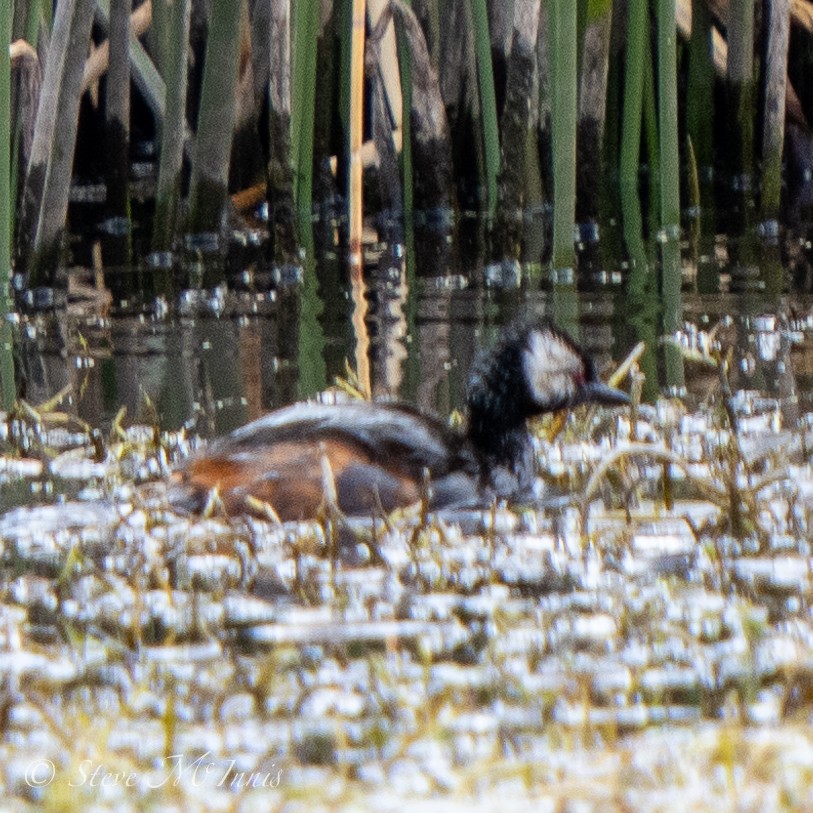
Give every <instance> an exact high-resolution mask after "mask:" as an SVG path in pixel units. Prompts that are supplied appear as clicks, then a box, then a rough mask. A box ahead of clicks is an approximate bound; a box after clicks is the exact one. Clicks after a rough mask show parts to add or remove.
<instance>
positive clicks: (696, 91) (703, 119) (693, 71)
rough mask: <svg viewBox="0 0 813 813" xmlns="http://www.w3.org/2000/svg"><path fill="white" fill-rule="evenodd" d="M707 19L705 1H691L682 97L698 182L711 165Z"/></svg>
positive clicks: (711, 78) (711, 69) (710, 67)
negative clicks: (689, 36)
mask: <svg viewBox="0 0 813 813" xmlns="http://www.w3.org/2000/svg"><path fill="white" fill-rule="evenodd" d="M712 48H713V41H712V27H711V16H710V14H709V9H708V5H707V3H706V0H692V37H691V39H690V40H689V75H688V79H687V85H688V87H689V88H691V90H690V92H689V93H687V94H686V130H687V132H688V135H689V137H690V138H691V141H692V147H693V148H694V155H695V159H696V161H697V169H698V179H699V180H700V182H701V194H702V186H703V180H704V179H705V178H707V177H709V175H710V172H711V168H712V164H713V161H714V155H713V150H714V59H713V53H712Z"/></svg>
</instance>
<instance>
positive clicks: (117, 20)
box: [104, 0, 133, 253]
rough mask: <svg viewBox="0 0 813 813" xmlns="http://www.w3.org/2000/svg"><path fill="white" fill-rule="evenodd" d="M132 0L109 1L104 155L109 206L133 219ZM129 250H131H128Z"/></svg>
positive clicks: (115, 212) (118, 213)
mask: <svg viewBox="0 0 813 813" xmlns="http://www.w3.org/2000/svg"><path fill="white" fill-rule="evenodd" d="M132 7H133V3H132V0H111V3H110V37H109V42H110V68H109V70H108V73H107V93H106V96H107V105H106V110H105V114H106V129H105V145H104V146H105V154H106V155H105V157H106V160H107V209H108V212H109V213H110V214H112V215H116V216H119V217H123V218H125V219H126V220H127V221H128V223H129V220H130V194H129V188H128V183H129V176H130V161H129V159H130V13H131V11H132ZM128 253H129V252H128Z"/></svg>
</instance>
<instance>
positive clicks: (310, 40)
mask: <svg viewBox="0 0 813 813" xmlns="http://www.w3.org/2000/svg"><path fill="white" fill-rule="evenodd" d="M320 10H321V2H320V0H297V2H293V3H291V12H292V24H293V43H294V45H293V49H292V52H291V91H292V93H293V99H295V100H296V103H295V104H292V107H291V149H292V152H293V156H294V162H295V166H296V171H295V175H294V201H295V204H296V207H297V211H298V212H299V216H300V218H302V217H306V218H309V217H310V216H311V208H312V205H313V124H314V104H315V101H316V64H317V60H316V48H317V43H318V41H319V16H320ZM361 14H362V26H363V25H364V22H363V21H364V12H363V10H362V12H361Z"/></svg>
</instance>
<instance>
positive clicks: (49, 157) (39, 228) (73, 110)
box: [23, 0, 94, 285]
mask: <svg viewBox="0 0 813 813" xmlns="http://www.w3.org/2000/svg"><path fill="white" fill-rule="evenodd" d="M93 6H94V3H93V0H76V2H74V3H64V4H63V3H58V4H57V8H56V16H55V19H54V32H53V36H52V38H51V44H50V48H49V56H48V60H47V62H46V69H45V77H44V79H43V89H42V95H41V96H40V106H39V109H38V111H37V124H36V129H35V132H34V144H33V146H32V156H31V162H32V163H31V164H29V171H28V177H27V179H26V187H27V189H26V193H27V194H28V195H31V198H30V209H29V212H30V214H31V219H30V220H29V221H27V223H26V224H25V225H26V226H27V227H28V228H30V229H31V232H29V233H27V234H26V235H25V237H26V238H30V234H31V233H34V235H35V236H34V246H33V253H32V254H31V256H30V259H29V262H28V269H29V272H30V275H31V282H32V284H34V285H37V284H42V283H44V282H50V281H52V279H53V275H54V272H55V271H56V269H57V267H58V265H59V263H60V260H61V250H62V238H63V235H64V230H65V219H66V217H67V213H68V195H69V192H70V183H71V170H72V167H73V154H74V148H75V146H76V135H77V129H78V118H79V99H80V94H81V86H82V74H83V71H84V66H85V57H86V55H87V47H88V42H89V40H90V29H91V23H92V21H93ZM41 117H42V119H43V120H42V121H40V119H41ZM23 211H25V209H24V210H23Z"/></svg>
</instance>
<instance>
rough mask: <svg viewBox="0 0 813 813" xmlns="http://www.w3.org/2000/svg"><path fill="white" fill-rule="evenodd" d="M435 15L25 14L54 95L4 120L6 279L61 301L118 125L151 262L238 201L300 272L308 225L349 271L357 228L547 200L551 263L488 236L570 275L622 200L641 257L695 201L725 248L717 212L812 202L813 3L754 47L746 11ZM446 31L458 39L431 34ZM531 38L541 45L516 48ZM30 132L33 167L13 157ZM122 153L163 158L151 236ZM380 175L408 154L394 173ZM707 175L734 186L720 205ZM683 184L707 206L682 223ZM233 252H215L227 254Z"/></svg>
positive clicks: (97, 10)
mask: <svg viewBox="0 0 813 813" xmlns="http://www.w3.org/2000/svg"><path fill="white" fill-rule="evenodd" d="M440 5H441V4H440V3H439V2H437V0H423V1H422V2H416V3H415V4H414V8H413V7H412V5H411V4H409V3H405V2H403V0H389V2H376V3H367V2H365V0H355V1H354V2H352V1H351V0H308V1H307V2H302V3H296V4H293V3H271V2H270V0H255V2H251V3H249V2H247V0H241V2H236V3H228V4H227V3H214V4H205V3H203V2H198V1H197V0H195V1H193V0H173V1H172V2H169V0H161V2H160V3H157V4H156V6H155V9H153V7H152V3H151V2H150V0H147V2H137V1H136V2H130V1H129V0H117V2H114V3H113V4H112V8H110V9H108V4H107V0H95V2H94V0H79V2H75V3H70V2H68V0H58V2H56V4H55V5H54V15H53V18H51V16H50V13H49V11H50V4H49V3H43V2H41V0H17V2H16V3H15V4H13V8H12V9H7V10H6V13H7V17H6V24H7V26H9V28H10V30H9V31H8V36H7V37H6V38H5V39H6V40H7V41H8V43H11V42H12V41H14V40H17V39H23V40H27V41H28V42H29V44H30V45H31V46H32V48H39V53H38V57H39V60H40V67H41V70H42V73H43V83H42V89H41V93H40V96H39V104H38V105H36V106H34V107H31V106H30V105H29V106H28V107H26V106H25V105H24V104H23V98H22V96H23V94H19V93H17V94H14V95H13V96H11V97H9V101H8V106H9V109H10V111H11V116H10V122H11V130H10V133H9V143H10V144H11V145H12V146H11V147H10V148H9V149H10V150H12V149H13V150H16V151H17V152H14V155H15V159H14V160H12V161H11V170H10V175H6V174H4V175H3V176H2V178H0V183H2V186H3V190H2V192H3V198H2V200H4V201H8V202H7V203H5V204H4V213H5V214H6V219H7V220H8V221H9V222H13V223H14V224H15V232H14V243H13V246H12V247H10V248H9V249H8V251H7V253H8V254H9V255H10V256H11V257H12V258H13V259H14V270H15V272H17V273H19V274H20V275H21V278H22V279H23V281H24V283H25V282H27V283H28V285H29V286H31V287H33V286H37V285H43V284H53V283H54V282H55V280H56V279H57V276H58V273H57V272H58V271H59V270H60V269H63V268H64V267H66V265H68V264H69V262H70V257H69V254H68V253H67V252H66V243H65V235H66V226H67V224H68V221H67V217H68V194H69V190H70V188H71V185H77V184H78V185H81V184H82V183H83V182H84V181H85V180H87V176H88V175H91V176H92V174H93V169H92V167H91V168H89V167H88V166H87V161H85V165H84V166H82V167H78V168H77V164H76V163H75V162H74V160H73V158H74V141H76V143H77V145H78V149H77V155H79V154H80V153H82V151H84V152H85V153H87V152H88V151H89V150H90V149H92V148H91V147H90V145H91V144H92V143H93V139H94V138H95V137H96V133H97V129H98V127H99V126H102V123H103V122H104V121H105V119H106V120H107V122H108V138H107V146H106V148H105V152H106V161H107V163H108V171H107V184H106V192H107V200H108V204H109V208H110V211H111V212H114V213H115V214H116V216H119V217H122V218H124V219H125V221H127V222H128V226H127V228H128V229H129V230H130V231H132V230H133V228H134V227H135V225H138V227H139V228H140V229H142V230H144V231H146V232H147V235H146V237H147V240H146V244H147V245H151V246H152V248H153V249H155V250H161V251H173V250H175V251H177V250H178V249H180V248H182V247H183V246H184V245H185V244H188V242H189V239H190V237H191V238H194V237H195V235H197V234H200V233H214V234H216V235H219V236H220V237H223V236H228V234H230V229H232V228H233V227H234V226H235V224H237V225H239V224H240V219H239V218H240V216H242V214H243V213H244V211H245V208H244V207H245V206H246V205H248V204H247V203H246V202H247V201H248V202H249V203H252V202H258V201H262V200H263V198H264V197H265V198H266V199H267V201H268V204H269V214H268V217H269V222H270V223H271V225H270V226H269V236H270V239H269V245H271V246H272V248H271V249H270V250H269V252H268V256H269V259H270V261H271V262H275V263H291V262H294V263H295V262H296V261H297V249H296V246H297V245H298V244H299V241H300V240H302V241H303V242H305V243H306V242H307V239H306V238H303V237H302V236H301V234H300V233H299V225H298V224H300V223H302V224H304V226H303V227H304V228H310V225H309V224H310V220H311V217H312V215H313V214H314V212H317V211H318V212H321V213H322V214H325V213H326V214H328V216H330V217H337V218H338V225H339V233H340V236H341V238H342V240H343V241H345V245H347V246H350V247H351V248H352V249H353V251H352V253H353V254H354V255H356V256H358V245H359V241H360V240H361V224H364V223H367V224H370V225H375V222H376V220H375V218H376V216H377V215H378V213H379V208H380V207H381V206H384V208H389V209H394V211H392V212H391V213H390V214H391V215H393V216H394V217H395V219H396V220H398V219H400V220H404V219H408V220H409V221H410V223H409V224H408V228H409V229H411V228H412V226H413V225H414V224H413V222H412V219H413V218H414V217H417V218H418V220H419V221H420V222H422V223H425V222H426V221H427V217H426V215H427V213H428V215H429V220H430V221H432V222H439V223H441V224H442V225H444V227H445V228H446V229H447V230H448V232H449V235H450V236H451V239H452V241H454V238H455V229H454V224H455V220H456V213H457V206H458V204H457V201H461V202H462V201H465V206H466V208H471V206H472V205H473V206H474V208H475V209H479V210H480V211H481V212H482V213H484V214H486V215H489V216H493V215H495V213H496V214H498V215H499V216H498V217H497V218H494V217H486V218H485V221H484V222H485V223H486V228H487V229H490V228H493V227H496V228H498V229H499V228H503V229H504V227H505V213H504V212H499V213H497V212H496V210H497V206H498V203H499V202H501V201H506V202H508V204H510V206H513V207H516V206H519V207H520V209H521V208H522V207H523V206H525V205H528V203H529V202H536V201H538V200H539V199H540V196H541V202H543V203H544V204H545V205H546V206H549V207H550V208H549V212H550V213H551V214H550V215H549V223H548V228H549V229H550V231H551V233H552V240H544V241H542V242H540V241H539V239H538V236H537V235H532V234H530V233H529V230H528V229H525V230H524V231H523V230H520V231H519V233H518V234H517V235H516V236H514V235H513V234H512V235H510V239H505V238H504V237H501V236H500V235H499V234H498V235H496V237H495V239H494V242H493V251H492V254H493V255H494V256H493V259H494V260H496V261H498V262H499V261H502V260H512V261H515V260H516V259H517V258H518V257H522V258H523V259H524V260H530V261H531V262H532V263H534V264H536V265H537V266H538V265H540V264H541V267H543V268H544V267H546V266H547V267H549V268H554V269H557V268H570V269H574V268H575V267H576V265H577V257H576V252H575V247H574V246H575V244H574V240H573V234H574V227H575V226H577V225H578V226H583V225H585V223H590V222H594V221H597V220H598V219H599V217H600V215H599V213H600V212H601V211H613V210H614V209H616V208H617V207H618V206H619V205H620V195H619V188H622V187H630V186H632V187H633V188H634V189H635V190H636V194H638V195H639V196H641V202H642V206H643V209H644V211H647V210H648V213H649V217H648V219H647V218H644V219H643V220H642V228H643V230H644V233H643V236H644V237H647V236H649V237H653V236H655V234H656V232H657V231H658V230H661V229H664V228H666V229H667V230H668V231H669V232H670V235H671V234H672V233H673V232H677V233H676V236H675V239H677V236H679V230H680V228H681V227H683V226H685V225H686V224H687V214H686V210H687V208H688V203H689V202H690V203H691V213H690V215H689V217H690V218H691V219H692V221H695V220H698V219H700V220H701V221H702V227H703V229H704V230H706V231H707V232H711V233H713V232H714V230H716V229H717V227H718V223H717V220H716V218H715V215H714V210H715V206H718V205H720V204H727V203H729V202H730V199H731V198H730V196H729V193H731V192H733V193H735V195H734V197H735V198H736V195H737V194H738V195H739V200H740V206H741V207H742V208H743V211H744V210H745V209H750V208H753V207H754V205H755V203H756V206H758V207H759V209H758V211H760V212H761V213H762V216H763V218H777V217H782V216H784V215H785V214H787V213H790V214H791V215H792V216H793V217H796V216H797V215H798V214H799V212H798V209H799V206H800V205H801V204H800V203H799V202H800V201H804V200H806V199H807V198H809V191H808V190H804V194H801V195H800V194H795V195H794V194H793V189H796V188H797V187H798V184H795V185H794V184H788V183H787V181H788V179H787V178H784V179H783V176H782V166H783V160H784V157H785V156H784V150H785V142H784V139H783V135H782V134H783V127H782V124H783V120H784V117H785V109H784V107H785V97H787V98H788V99H793V100H794V104H793V106H792V113H791V112H790V108H789V112H788V115H791V114H792V115H793V116H794V125H795V126H796V127H797V128H798V129H796V130H795V131H794V134H795V137H797V138H799V139H801V142H802V144H803V145H806V148H807V149H808V151H810V150H811V149H812V147H811V145H813V141H811V134H810V130H809V127H808V125H807V113H808V112H809V111H807V110H806V106H807V105H809V104H810V102H809V99H807V97H805V96H801V97H800V96H798V95H797V94H796V90H795V89H794V87H793V84H792V81H791V80H792V78H793V77H794V76H797V75H798V74H799V71H800V68H802V67H803V66H804V60H805V59H806V56H805V53H806V50H807V49H809V38H810V31H811V29H813V4H811V3H810V2H808V0H793V2H787V1H785V2H775V3H771V4H769V13H768V14H766V19H765V20H764V21H762V23H763V24H760V25H757V23H756V22H755V16H754V9H755V3H754V2H753V0H730V2H722V1H721V0H672V2H659V3H657V4H654V5H652V4H646V3H636V2H634V0H631V2H630V3H627V4H621V3H619V2H615V3H613V2H612V1H611V0H605V2H601V3H597V2H588V0H579V2H578V3H576V4H575V5H573V4H568V3H552V4H549V5H547V6H543V5H542V4H541V2H540V0H524V1H523V2H516V3H513V4H511V6H510V8H509V7H508V6H503V5H501V4H500V3H498V2H497V0H472V1H471V3H468V2H465V0H449V2H447V3H445V4H443V9H442V10H441V8H440ZM153 11H154V12H155V13H154V14H153ZM444 14H446V15H448V17H449V20H450V21H454V23H455V26H454V27H455V32H454V34H452V33H451V32H449V31H444V30H442V29H441V27H440V26H439V25H438V23H439V20H440V18H441V17H442V16H443V15H444ZM128 17H129V18H130V26H131V29H130V32H129V35H127V31H126V25H127V24H126V21H127V19H128ZM633 17H634V18H635V25H632V24H631V21H632V18H633ZM529 21H530V27H529ZM393 23H394V31H393V27H392V26H393ZM537 24H538V28H539V33H538V37H536V38H535V44H534V38H533V37H531V36H529V35H527V32H529V31H530V32H533V31H534V26H536V25H537ZM791 26H792V27H793V28H794V29H795V32H796V34H794V36H789V34H788V30H789V27H791ZM611 30H612V31H613V32H614V34H613V36H610V32H611ZM512 31H514V32H516V33H515V34H514V35H513V36H512ZM523 32H525V33H526V36H525V37H524V38H523V36H522V34H523ZM382 37H387V38H389V39H387V41H386V43H384V40H383V39H381V38H382ZM396 38H397V42H398V48H396V47H395V42H396ZM108 39H109V42H108ZM681 42H684V43H685V46H686V47H683V46H682V45H681ZM382 43H384V44H382ZM5 48H6V46H5V45H4V50H5ZM108 53H109V66H110V67H109V69H108V68H107V65H108V57H107V55H108ZM334 53H335V54H338V55H339V59H338V60H337V63H336V64H337V66H340V67H337V69H336V70H334V68H333V64H334V60H333V56H332V55H333V54H334ZM757 54H764V55H765V58H762V57H760V58H755V57H756V55H757ZM4 57H5V54H4ZM190 59H191V60H192V61H191V62H190ZM517 66H521V68H522V70H521V71H519V70H518V67H517ZM11 70H12V77H15V76H16V75H17V74H18V72H19V70H20V69H19V68H16V67H15V68H12V69H11ZM130 77H132V88H133V92H132V98H131V96H130V93H129V89H130V85H131V79H130ZM611 77H615V79H612V81H611ZM789 77H790V79H789ZM518 78H521V79H522V80H523V82H524V84H521V83H520V84H518ZM614 83H615V84H614ZM715 83H719V89H725V90H726V92H727V97H728V100H729V101H728V104H729V105H730V107H729V111H728V112H729V117H728V120H729V121H731V122H732V124H733V125H734V126H732V127H718V128H716V130H715V129H714V128H713V109H712V108H713V104H712V100H713V97H714V92H715ZM618 88H624V91H623V93H622V94H619V93H618ZM3 100H4V104H5V96H4V97H3ZM759 100H764V103H761V104H759V105H758V101H759ZM80 103H81V110H82V111H83V113H82V116H81V117H80V115H79V113H80ZM517 110H520V111H521V112H523V114H524V116H525V120H524V121H523V120H522V119H521V118H518V117H517V114H516V111H517ZM402 111H403V112H402ZM97 118H98V119H99V121H97V120H96V119H97ZM6 121H8V119H6ZM472 127H475V128H476V130H475V131H474V132H473V131H472ZM114 129H115V132H116V133H118V135H114ZM26 130H31V131H32V132H33V133H34V137H33V141H32V144H31V149H30V151H29V152H25V153H20V152H19V150H20V144H21V133H23V132H24V131H26ZM129 131H132V132H136V133H138V135H137V138H138V139H139V144H140V145H143V144H144V143H150V144H151V145H152V146H151V149H150V150H149V152H150V154H152V155H154V156H156V159H155V162H154V165H155V166H154V183H153V186H152V188H151V189H149V188H148V189H147V191H146V192H144V190H143V189H142V190H141V191H140V192H139V194H140V195H141V197H142V198H146V200H147V203H148V204H149V208H148V214H147V216H146V217H142V219H141V221H140V222H139V223H138V224H134V222H133V217H134V215H133V214H132V212H131V211H130V207H129V204H128V182H127V180H128V179H127V168H126V163H127V154H128V142H129V139H128V135H127V134H128V132H129ZM756 133H758V134H760V137H759V138H758V139H757V138H756V137H755V134H756ZM246 135H247V137H245V136H246ZM3 137H4V138H5V134H3ZM689 141H691V147H690V148H689V147H688V146H686V145H687V144H688V143H689ZM4 143H5V142H4ZM245 145H250V146H248V147H246V146H245ZM139 148H140V149H141V150H142V152H143V146H140V147H139ZM804 149H805V146H803V152H804ZM97 152H98V151H97ZM390 152H391V153H392V154H393V155H395V156H396V159H397V158H398V157H399V154H400V153H402V152H403V153H404V155H403V156H402V157H401V158H400V160H395V161H393V160H392V159H391V158H390V157H389V153H390ZM260 153H261V155H260V156H259V160H258V154H260ZM18 154H19V155H21V156H22V159H23V160H24V167H23V175H24V182H22V183H20V182H19V181H18V180H17V178H16V176H15V172H16V155H18ZM515 156H517V157H518V158H517V159H516V160H515ZM689 156H693V158H690V157H689ZM715 156H718V157H717V158H716V159H715ZM720 156H722V157H720ZM715 161H716V163H717V165H715ZM714 173H717V177H719V178H722V179H723V182H722V183H718V184H717V186H716V187H714V186H712V184H711V182H710V179H711V178H712V177H713V174H714ZM101 174H102V175H103V174H104V173H101ZM130 174H131V176H132V173H130ZM406 176H408V177H406ZM315 178H318V179H319V182H318V183H315V180H314V179H315ZM693 178H696V179H697V180H698V181H699V185H698V188H699V194H695V195H693V196H692V197H691V200H690V201H687V200H686V190H689V192H690V193H691V190H692V189H694V188H695V185H694V182H693V180H692V179H693ZM130 180H132V177H131V178H130ZM551 181H552V182H551ZM619 181H620V184H619ZM376 189H378V192H375V190H376ZM788 189H791V191H790V192H789V191H788ZM252 190H259V191H252ZM382 190H383V191H382ZM386 190H390V191H389V192H387V191H386ZM393 190H395V193H394V194H393ZM472 190H474V192H473V193H472ZM682 190H683V191H682ZM472 194H473V197H472ZM624 194H625V197H627V198H628V196H629V194H630V191H629V190H628V189H627V190H626V191H625V193H624ZM235 195H240V196H241V197H240V198H239V201H240V204H239V205H240V207H241V209H240V211H238V209H237V207H236V205H235V202H234V201H235V198H234V196H235ZM682 195H683V197H681V196H682ZM508 204H507V205H508ZM500 205H502V204H501V203H500ZM153 207H154V209H155V216H154V218H151V217H150V216H149V213H150V212H152V210H153ZM698 208H701V209H702V210H703V211H702V213H700V214H699V213H698V211H697V210H698ZM249 209H250V207H249ZM405 211H406V212H407V214H406V216H405ZM438 217H440V220H439V221H438ZM512 217H513V215H512ZM500 218H502V222H500ZM521 220H522V218H520V222H521ZM404 225H407V224H404ZM727 225H728V222H727ZM741 225H743V226H744V225H747V224H746V223H745V221H743V222H742V224H741ZM625 231H626V230H625ZM403 232H404V229H403V228H402V229H401V233H403ZM670 239H671V237H670ZM225 244H226V241H224V240H219V241H215V245H216V246H218V250H219V251H221V252H224V251H225ZM280 245H282V246H284V247H285V250H284V251H280V250H279V247H280ZM273 246H276V248H274V247H273ZM0 248H2V249H3V251H4V252H5V251H6V249H5V247H4V245H3V246H0ZM627 250H628V251H629V252H630V253H634V251H635V249H634V248H633V247H631V246H629V245H628V246H627ZM529 251H530V252H531V255H530V256H529V253H528V252H529ZM4 256H5V254H4ZM104 259H105V258H104V257H103V260H104ZM140 261H141V257H136V258H135V262H140ZM667 266H668V268H666V267H665V268H664V273H663V280H662V284H661V287H662V295H663V296H664V298H666V299H668V300H670V301H672V302H674V300H675V292H676V291H677V292H679V288H680V285H681V279H680V268H679V262H678V263H677V264H675V263H674V262H673V261H671V260H670V261H669V262H668V263H667ZM18 287H25V285H22V286H18Z"/></svg>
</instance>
